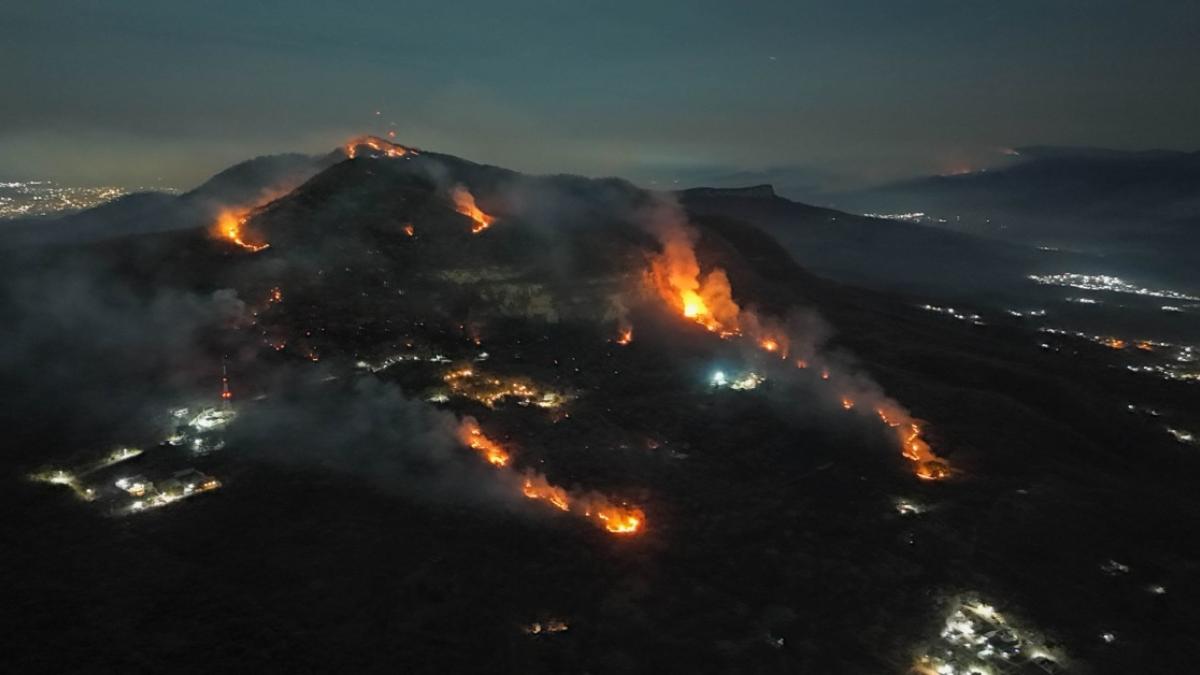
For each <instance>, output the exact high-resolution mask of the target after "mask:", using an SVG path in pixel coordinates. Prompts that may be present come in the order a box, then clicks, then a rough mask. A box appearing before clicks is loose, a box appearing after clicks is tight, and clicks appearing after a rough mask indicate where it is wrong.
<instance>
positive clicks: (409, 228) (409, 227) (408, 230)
mask: <svg viewBox="0 0 1200 675" xmlns="http://www.w3.org/2000/svg"><path fill="white" fill-rule="evenodd" d="M404 234H406V235H408V236H410V237H415V236H417V231H416V229H414V228H413V224H412V223H406V224H405V225H404Z"/></svg>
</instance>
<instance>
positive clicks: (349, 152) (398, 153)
mask: <svg viewBox="0 0 1200 675" xmlns="http://www.w3.org/2000/svg"><path fill="white" fill-rule="evenodd" d="M364 146H365V147H367V148H370V149H371V150H374V151H375V152H376V153H378V154H380V155H383V156H384V157H403V156H405V155H407V154H409V153H411V152H413V151H412V150H410V149H409V148H406V147H404V146H403V145H396V144H395V143H392V142H391V141H385V140H383V139H382V138H379V137H377V136H359V137H358V138H355V139H353V140H350V141H348V142H347V143H346V145H344V146H342V149H343V150H345V151H346V157H347V158H348V159H354V158H355V157H357V156H358V149H359V148H360V147H364Z"/></svg>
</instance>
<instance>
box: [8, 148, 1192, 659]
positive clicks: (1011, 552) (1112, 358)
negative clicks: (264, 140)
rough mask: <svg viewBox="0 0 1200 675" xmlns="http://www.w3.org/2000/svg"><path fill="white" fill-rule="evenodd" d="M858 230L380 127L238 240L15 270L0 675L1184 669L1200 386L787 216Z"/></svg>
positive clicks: (238, 232) (875, 228) (36, 251)
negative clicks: (806, 246)
mask: <svg viewBox="0 0 1200 675" xmlns="http://www.w3.org/2000/svg"><path fill="white" fill-rule="evenodd" d="M731 200H747V201H754V202H755V203H758V202H761V206H757V207H756V206H754V205H753V204H748V203H737V204H732V202H731ZM733 206H736V207H737V213H741V214H742V215H743V217H734V215H730V214H731V213H733V212H732V211H730V212H723V211H722V209H731V208H733ZM843 217H844V216H843V215H841V214H837V213H836V212H831V211H826V210H823V209H817V208H815V207H808V206H804V205H800V204H794V203H792V202H787V201H786V200H779V199H778V198H777V197H774V196H772V193H771V192H770V191H768V190H766V189H764V188H761V187H760V188H757V189H752V190H746V191H737V192H732V193H725V192H721V191H713V190H708V191H701V192H695V193H684V194H683V195H680V196H679V197H678V200H676V199H675V196H674V195H670V194H664V193H651V192H647V191H644V190H640V189H638V188H636V187H634V186H633V185H632V184H630V183H627V182H625V181H622V180H618V179H607V180H591V179H585V178H580V177H574V176H528V175H523V174H520V173H517V172H513V171H509V170H507V169H504V168H501V167H495V166H488V165H481V164H477V163H474V162H471V161H469V160H465V159H461V158H457V157H452V156H448V155H442V154H438V153H434V152H427V151H423V150H419V149H415V148H406V147H402V146H398V145H394V144H391V143H388V142H387V141H383V140H382V139H364V140H362V141H361V142H357V143H356V142H351V144H350V145H349V146H348V148H347V149H346V151H345V152H344V153H341V158H340V159H339V160H338V161H336V162H334V163H332V164H330V165H329V166H327V167H326V168H325V169H323V170H321V171H320V172H318V173H316V174H315V175H313V176H311V177H310V178H308V179H307V180H306V181H304V182H303V183H302V184H300V185H298V186H296V187H295V188H294V189H292V190H290V191H289V192H287V193H286V194H284V195H282V196H279V197H277V198H275V199H272V200H271V201H269V202H266V203H265V204H261V205H259V206H257V207H256V208H249V209H247V210H245V211H244V212H242V215H241V216H239V217H238V218H236V219H234V220H232V221H230V222H229V223H228V225H229V226H228V227H227V228H226V227H222V228H214V227H212V224H211V223H206V224H203V225H200V226H197V227H194V228H191V229H175V230H165V231H156V232H145V233H138V234H129V235H126V236H122V237H113V238H106V239H104V240H100V241H89V242H80V243H74V244H71V245H64V246H55V247H38V248H32V249H20V250H14V249H9V250H6V251H4V252H2V253H0V256H2V257H3V260H2V262H3V264H4V266H5V269H6V271H7V272H8V274H7V276H6V279H5V283H4V285H3V287H2V289H3V291H4V292H3V294H0V319H2V320H3V321H4V323H5V325H6V326H9V327H10V334H9V337H8V339H6V340H5V343H4V345H3V347H2V348H0V372H2V373H3V374H4V377H5V380H6V382H7V383H8V386H6V387H5V388H4V391H5V394H4V400H3V405H2V406H0V410H2V411H3V412H2V413H0V415H3V417H0V424H3V425H4V428H5V429H6V432H7V433H8V434H9V440H10V448H11V449H10V451H9V452H6V453H5V455H4V457H3V459H2V460H0V462H2V464H0V506H2V508H4V509H5V513H7V514H10V515H11V516H12V517H9V518H5V519H3V521H0V536H2V537H3V538H4V541H16V542H21V545H20V546H17V547H13V548H12V550H10V551H8V552H7V553H6V555H5V556H4V557H3V561H2V562H0V565H3V569H4V572H5V575H6V578H7V579H10V580H13V582H12V583H11V584H10V586H11V588H10V592H9V593H8V597H7V599H6V608H7V609H9V610H10V614H11V615H13V616H16V617H19V619H20V620H19V621H15V622H13V623H12V625H9V626H6V629H7V631H8V632H7V635H8V637H9V638H10V640H9V644H10V645H12V647H11V648H10V649H9V650H8V652H7V654H6V659H7V662H8V663H10V664H12V667H13V668H14V669H20V670H23V671H35V672H36V671H43V672H44V671H48V670H57V671H60V672H61V671H71V670H97V671H112V670H117V669H122V668H123V669H135V670H140V669H147V668H154V667H161V664H163V663H171V664H172V669H174V670H182V671H185V672H191V671H196V672H199V671H201V670H203V671H206V672H213V671H214V670H217V671H220V670H250V669H255V670H296V671H304V672H310V671H321V672H327V671H330V670H335V671H345V670H350V671H354V672H384V671H388V672H391V671H394V670H396V669H400V670H403V671H405V672H417V673H423V672H430V673H432V672H447V671H451V672H516V671H520V672H534V673H540V672H546V673H550V672H619V673H639V672H659V671H666V672H706V671H710V670H714V669H716V670H723V671H730V672H808V671H813V672H838V673H843V672H844V673H877V672H904V671H905V670H907V669H909V668H910V667H914V666H919V667H921V668H925V667H933V664H935V662H936V663H937V664H940V665H948V664H947V663H943V661H946V660H950V661H953V662H954V664H955V665H956V667H957V666H963V668H965V667H967V666H968V665H970V664H975V663H976V661H977V660H978V659H984V660H985V661H987V665H988V667H991V668H993V669H995V670H996V671H997V672H1054V668H1056V666H1055V665H1054V664H1053V663H1050V661H1054V662H1058V663H1061V664H1063V666H1065V667H1069V668H1071V669H1073V670H1087V669H1089V668H1092V669H1095V670H1096V671H1101V670H1105V669H1108V668H1112V669H1113V671H1114V672H1120V671H1126V672H1128V671H1136V670H1137V669H1138V664H1144V663H1148V662H1150V660H1151V659H1153V663H1155V664H1159V665H1161V666H1162V667H1163V668H1167V669H1169V668H1182V669H1186V666H1185V665H1184V664H1189V663H1191V661H1192V658H1193V654H1192V650H1191V648H1190V646H1191V645H1190V642H1189V641H1188V640H1187V639H1182V638H1180V637H1179V635H1180V634H1183V633H1184V632H1185V631H1186V629H1187V628H1189V627H1190V626H1193V625H1195V624H1196V620H1197V619H1198V618H1200V617H1198V616H1197V609H1196V607H1198V606H1200V605H1198V604H1197V603H1196V602H1195V600H1196V599H1197V595H1198V594H1200V591H1198V590H1197V588H1196V586H1195V584H1194V583H1192V581H1191V579H1192V576H1193V575H1192V571H1193V569H1194V568H1195V566H1196V564H1197V562H1198V561H1197V559H1196V555H1195V553H1193V552H1192V551H1191V550H1190V548H1189V547H1188V546H1187V542H1189V541H1190V539H1191V534H1192V533H1194V531H1195V530H1196V526H1197V524H1200V508H1198V504H1197V503H1196V499H1195V496H1194V489H1193V485H1192V483H1193V482H1194V481H1193V479H1192V476H1193V475H1194V472H1195V471H1196V470H1197V468H1200V467H1197V459H1196V457H1195V455H1194V453H1192V452H1189V451H1185V450H1181V449H1180V445H1179V443H1177V442H1176V441H1175V440H1173V439H1172V438H1171V437H1170V436H1168V435H1167V433H1166V432H1164V431H1163V429H1162V428H1161V425H1162V423H1163V421H1164V420H1168V419H1169V421H1170V423H1171V424H1178V425H1180V426H1181V427H1184V426H1186V425H1189V424H1194V422H1195V418H1194V416H1193V417H1188V415H1189V414H1190V413H1188V412H1187V411H1189V410H1190V411H1194V410H1196V409H1200V408H1197V406H1196V405H1195V404H1196V403H1197V393H1196V392H1195V391H1194V386H1192V385H1191V384H1189V383H1186V382H1181V381H1173V380H1166V379H1162V378H1157V377H1153V376H1150V375H1146V374H1143V373H1138V372H1133V371H1131V370H1129V369H1128V368H1126V367H1124V366H1125V365H1126V363H1127V362H1128V361H1127V360H1128V359H1150V358H1153V355H1151V354H1148V353H1146V354H1144V353H1142V352H1141V351H1140V350H1136V349H1130V350H1115V349H1112V348H1110V347H1106V346H1102V345H1098V344H1094V343H1092V342H1089V341H1085V340H1078V339H1074V338H1070V337H1066V336H1064V337H1061V338H1060V337H1057V336H1046V335H1043V334H1039V333H1035V332H1033V331H1032V330H1030V328H1029V327H1027V326H1025V325H1023V324H1020V323H1018V322H1007V323H1006V322H996V323H995V324H993V325H987V326H979V325H974V324H972V323H970V322H964V321H959V320H956V319H954V318H952V317H949V316H943V315H940V314H934V313H931V312H928V311H925V310H923V309H920V308H918V307H917V306H915V305H916V303H917V300H916V299H915V298H913V297H911V296H908V295H903V294H897V293H891V292H883V291H879V290H868V289H863V288H860V287H856V286H853V285H848V284H846V283H843V282H839V281H835V280H829V279H827V278H824V277H822V276H821V275H819V274H815V273H814V272H813V271H812V270H809V269H806V268H805V267H804V266H803V265H801V264H799V263H798V262H797V260H796V259H795V258H794V256H793V255H792V254H791V253H790V248H789V247H787V246H785V245H783V244H781V243H780V242H779V241H778V240H777V239H776V238H775V237H774V236H773V235H772V233H771V231H768V229H767V228H766V227H763V226H760V225H759V224H758V221H759V220H760V219H761V220H768V219H770V218H778V222H776V221H771V222H773V223H775V225H773V228H777V229H780V230H782V229H783V228H787V227H793V228H795V229H798V230H803V229H805V228H811V229H813V230H818V232H817V234H812V235H803V236H810V237H820V238H826V239H824V241H826V244H824V246H825V247H826V248H825V249H824V250H825V251H826V252H827V255H830V256H834V255H836V254H837V251H836V248H837V245H835V244H831V243H829V242H853V241H857V240H861V241H866V242H871V241H873V238H875V237H880V238H882V241H885V242H886V241H891V242H893V244H894V245H896V246H901V244H902V242H901V241H899V240H900V239H902V237H898V238H892V235H891V232H890V231H887V230H886V228H889V227H892V226H893V224H892V223H884V222H879V221H873V220H869V219H854V220H853V222H852V223H851V224H850V225H849V228H850V230H849V231H850V232H851V234H849V235H847V234H845V233H843V232H842V231H841V230H840V229H838V228H839V227H840V226H839V225H835V224H833V223H831V222H829V221H830V219H832V218H843ZM838 222H840V221H838ZM895 226H896V227H900V228H903V229H901V230H899V231H901V232H911V233H913V234H912V236H924V237H927V239H926V241H927V242H928V243H929V245H934V244H933V242H938V241H948V242H950V243H948V244H946V245H947V246H958V245H962V246H966V247H969V246H971V245H972V244H970V242H972V241H974V240H973V239H971V238H964V237H956V236H952V235H947V234H945V233H940V232H938V231H936V230H932V231H929V232H927V231H926V228H918V227H915V226H907V225H902V224H896V225H895ZM826 230H832V232H830V231H826ZM881 230H882V231H884V232H883V233H882V234H881V233H880V232H879V231H881ZM938 237H942V239H938ZM814 240H815V239H814ZM964 241H965V242H968V243H966V244H961V243H960V242H964ZM847 245H849V244H847ZM870 245H871V246H873V247H876V250H877V251H885V250H886V246H887V244H884V243H871V244H870ZM910 253H911V250H910V249H907V248H898V249H897V250H896V255H898V256H902V255H909V254H910ZM981 255H983V254H981ZM846 260H850V261H852V262H853V258H846ZM1043 343H1044V344H1046V345H1047V346H1046V347H1042V346H1041V344H1043ZM1051 346H1053V347H1054V348H1053V349H1051V348H1050V347H1051ZM781 357H783V358H781ZM1136 362H1137V363H1144V362H1148V361H1141V360H1139V361H1136ZM1131 401H1133V402H1137V403H1138V404H1139V405H1153V406H1155V407H1156V408H1157V409H1158V410H1156V413H1155V414H1156V415H1162V416H1163V417H1151V416H1149V415H1143V414H1131V413H1129V412H1127V406H1128V405H1129V403H1130V402H1131ZM1179 411H1182V412H1179ZM1177 420H1178V421H1177ZM128 446H135V447H136V448H137V449H139V450H143V451H144V452H141V453H140V454H130V453H127V452H124V451H123V450H122V449H123V448H126V447H128ZM114 449H117V450H116V452H115V453H114ZM113 457H116V460H113V459H111V458H113ZM188 467H190V468H195V469H196V470H197V471H199V472H202V473H203V474H204V475H206V476H212V477H213V479H214V482H212V483H196V484H198V485H201V486H202V489H198V490H197V488H193V492H191V493H186V494H187V495H188V496H186V498H184V497H179V498H173V499H168V500H159V498H158V496H157V495H158V492H154V491H151V490H149V489H147V490H145V492H144V493H143V494H141V495H134V496H131V492H134V491H142V490H143V488H142V487H141V483H140V482H138V481H142V480H145V481H149V482H153V483H154V484H155V485H154V486H151V487H152V488H153V490H155V491H158V490H161V491H163V492H164V493H167V491H171V490H176V491H181V490H184V489H186V488H184V487H181V486H177V485H176V483H179V482H180V479H178V478H176V476H177V475H183V476H184V480H190V479H189V478H187V477H188V476H194V475H195V473H189V472H187V471H186V468H188ZM60 471H61V472H62V473H58V472H60ZM181 472H182V474H181ZM27 476H34V477H39V478H40V480H41V481H42V482H35V481H30V480H27V479H26V477H27ZM134 479H136V480H134ZM122 480H123V481H124V487H122V486H121V484H120V483H118V481H122ZM131 481H134V482H135V483H137V486H136V487H135V486H134V485H133V483H131ZM204 485H211V487H203V486H204ZM169 494H180V493H179V492H170V493H169ZM156 500H157V501H156ZM139 503H140V504H141V505H140V506H138V504H139ZM160 507H161V508H160ZM1110 563H1112V564H1110ZM1114 565H1116V566H1114ZM1121 566H1124V567H1125V571H1124V572H1122V571H1121ZM1110 571H1111V573H1110ZM1152 585H1153V586H1154V587H1155V588H1158V587H1161V588H1164V589H1166V590H1165V592H1164V593H1159V592H1157V591H1155V592H1149V591H1147V590H1146V589H1147V588H1148V587H1150V586H1152ZM993 605H994V607H995V611H992V609H989V608H988V607H989V606H993ZM964 608H965V609H964ZM960 611H966V612H971V613H973V614H972V616H975V615H976V614H975V613H979V616H983V617H986V618H985V619H983V620H981V622H980V623H978V624H974V625H976V626H978V628H979V632H980V634H981V635H982V634H983V633H987V635H986V636H984V637H983V639H984V640H985V641H988V642H987V644H988V645H993V643H994V648H995V649H1003V650H1006V651H1005V653H1006V654H1007V656H1006V657H1003V658H1002V657H1000V656H997V655H994V654H993V655H987V656H979V655H978V654H979V652H981V651H982V652H988V650H986V649H983V648H981V647H980V646H979V644H976V643H974V642H967V643H961V641H958V637H956V635H957V634H950V633H945V632H944V630H945V627H946V625H947V622H950V623H951V624H952V625H961V624H962V622H963V621H964V620H965V619H958V618H956V616H961V615H956V613H957V612H960ZM80 617H85V618H86V620H80ZM1001 617H1007V618H1001ZM47 627H55V630H54V633H53V634H54V642H53V645H47V644H46V640H45V635H46V630H47ZM1102 633H1112V634H1113V635H1115V636H1117V637H1116V642H1115V643H1113V642H1111V641H1106V640H1105V639H1101V638H1100V637H1098V636H1099V635H1100V634H1102ZM946 635H949V637H946ZM212 643H220V644H222V645H224V648H223V649H220V650H211V651H206V652H204V653H203V654H202V655H201V657H200V658H197V657H196V651H197V647H196V645H198V644H212ZM959 661H961V663H960V662H959ZM971 667H975V666H971Z"/></svg>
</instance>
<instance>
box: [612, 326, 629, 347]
mask: <svg viewBox="0 0 1200 675" xmlns="http://www.w3.org/2000/svg"><path fill="white" fill-rule="evenodd" d="M616 342H617V344H619V345H621V346H622V347H624V346H625V345H627V344H629V343H631V342H633V329H632V328H625V329H622V330H621V332H620V333H619V334H618V335H617V340H616Z"/></svg>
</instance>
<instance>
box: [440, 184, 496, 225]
mask: <svg viewBox="0 0 1200 675" xmlns="http://www.w3.org/2000/svg"><path fill="white" fill-rule="evenodd" d="M450 196H451V197H452V198H453V199H454V210H455V211H458V212H459V213H461V214H463V215H464V216H466V217H468V218H470V219H471V220H473V221H475V224H474V225H472V226H471V234H479V233H480V232H483V231H484V230H486V229H488V228H489V227H491V226H492V223H493V222H495V221H496V219H495V218H493V217H492V216H489V215H488V214H486V213H484V212H483V211H482V210H481V209H480V208H479V207H478V206H476V205H475V196H474V195H472V194H471V191H470V190H468V189H467V188H466V187H464V186H462V185H456V186H455V187H454V191H453V192H452V193H451V194H450Z"/></svg>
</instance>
